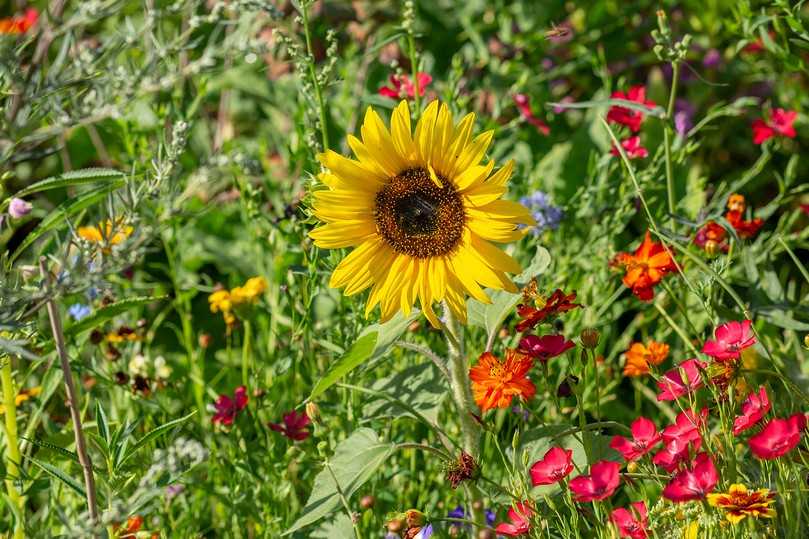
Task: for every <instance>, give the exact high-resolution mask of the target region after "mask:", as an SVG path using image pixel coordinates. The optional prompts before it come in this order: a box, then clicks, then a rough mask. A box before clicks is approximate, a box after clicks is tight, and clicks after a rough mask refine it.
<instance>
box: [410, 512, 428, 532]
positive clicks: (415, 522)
mask: <svg viewBox="0 0 809 539" xmlns="http://www.w3.org/2000/svg"><path fill="white" fill-rule="evenodd" d="M405 522H406V523H407V527H408V528H416V527H418V528H420V527H422V526H424V524H425V523H426V522H427V516H426V515H425V514H424V513H422V512H421V511H419V510H418V509H408V510H407V511H405Z"/></svg>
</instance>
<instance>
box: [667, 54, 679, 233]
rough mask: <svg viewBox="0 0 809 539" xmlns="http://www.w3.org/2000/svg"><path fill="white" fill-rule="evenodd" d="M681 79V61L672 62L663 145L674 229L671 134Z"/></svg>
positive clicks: (674, 208) (670, 214)
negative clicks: (678, 84) (678, 85)
mask: <svg viewBox="0 0 809 539" xmlns="http://www.w3.org/2000/svg"><path fill="white" fill-rule="evenodd" d="M679 79H680V63H679V62H676V61H675V62H672V64H671V92H670V93H669V105H668V107H667V108H666V123H665V125H664V126H663V147H664V149H665V153H666V194H667V195H668V203H669V218H670V219H671V228H672V229H674V227H675V225H676V220H675V218H674V216H675V215H676V211H677V204H676V203H675V200H674V173H673V171H672V164H671V134H672V125H671V122H672V115H673V114H674V102H675V100H676V98H677V83H678V81H679Z"/></svg>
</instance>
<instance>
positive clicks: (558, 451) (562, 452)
mask: <svg viewBox="0 0 809 539" xmlns="http://www.w3.org/2000/svg"><path fill="white" fill-rule="evenodd" d="M572 471H573V450H572V449H562V448H561V447H551V448H550V449H548V451H547V452H546V453H545V456H544V457H542V459H541V460H538V461H536V462H535V463H534V464H533V465H532V466H531V470H530V471H529V473H530V474H531V484H532V485H534V486H535V487H536V486H538V485H552V484H554V483H558V482H559V481H561V480H562V479H564V478H565V477H567V476H568V475H570V472H572Z"/></svg>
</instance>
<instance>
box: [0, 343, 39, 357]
mask: <svg viewBox="0 0 809 539" xmlns="http://www.w3.org/2000/svg"><path fill="white" fill-rule="evenodd" d="M24 344H26V343H25V341H21V340H17V339H15V340H13V341H10V340H8V339H0V350H2V351H3V352H4V353H5V354H8V355H10V356H18V357H24V358H25V359H30V360H31V361H36V360H38V359H39V356H37V355H36V354H32V353H31V352H29V351H28V350H26V349H25V348H23V346H22V345H24Z"/></svg>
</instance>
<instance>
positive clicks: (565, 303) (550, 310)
mask: <svg viewBox="0 0 809 539" xmlns="http://www.w3.org/2000/svg"><path fill="white" fill-rule="evenodd" d="M529 295H530V294H528V293H526V292H525V291H523V302H522V303H521V304H519V305H517V314H518V315H519V316H520V318H522V320H521V321H520V322H519V323H518V324H517V331H526V330H528V329H531V328H533V327H534V326H536V325H537V324H539V323H540V322H542V321H544V320H545V319H547V318H552V317H555V316H557V315H559V314H560V313H565V312H567V311H570V310H572V309H575V308H576V307H581V304H579V303H573V300H575V299H576V292H572V293H570V294H565V293H564V292H562V291H561V290H560V289H558V288H557V289H556V290H554V291H553V293H552V294H551V295H550V296H549V297H548V299H547V300H544V301H542V300H539V301H537V298H530V297H529ZM531 299H534V303H535V304H537V305H536V306H532V305H530V304H529V301H530V300H531ZM540 304H541V305H540Z"/></svg>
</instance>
